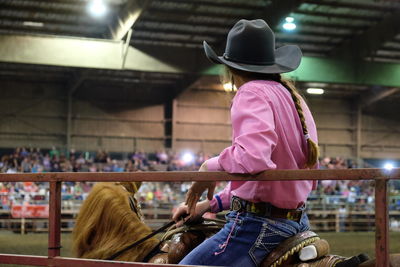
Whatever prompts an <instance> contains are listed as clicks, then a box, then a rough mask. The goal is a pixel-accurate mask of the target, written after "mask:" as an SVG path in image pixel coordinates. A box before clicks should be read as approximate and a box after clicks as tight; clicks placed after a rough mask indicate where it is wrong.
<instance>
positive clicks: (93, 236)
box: [74, 183, 159, 261]
mask: <svg viewBox="0 0 400 267" xmlns="http://www.w3.org/2000/svg"><path fill="white" fill-rule="evenodd" d="M129 195H130V194H129V192H127V191H126V190H124V189H123V187H122V186H119V185H115V184H112V183H100V184H97V185H96V186H95V187H94V188H93V189H92V192H91V193H90V195H89V196H88V198H87V199H86V200H85V202H84V203H83V205H82V207H81V210H80V213H79V216H78V219H77V223H76V226H75V229H74V248H75V251H76V254H77V256H78V257H83V258H93V259H107V258H108V257H110V256H111V255H113V254H115V253H117V252H119V251H121V250H122V249H124V248H126V247H127V246H129V245H131V244H133V243H134V242H136V241H138V240H140V239H141V238H143V237H145V236H147V235H148V234H150V233H151V229H150V228H149V227H148V226H147V225H145V224H144V223H143V222H142V221H141V220H140V218H139V217H138V216H137V214H136V213H134V212H133V211H132V210H131V208H130V206H129V201H128V197H129ZM158 242H159V241H158V240H157V239H156V238H150V239H149V240H147V241H145V242H143V243H142V244H140V245H138V246H136V247H134V248H132V249H130V250H128V251H127V252H125V253H124V254H122V255H121V256H120V257H118V258H117V259H118V260H125V261H142V260H143V258H144V257H145V256H146V255H147V254H148V253H149V252H150V251H151V250H152V249H153V248H154V247H155V246H156V245H157V244H158Z"/></svg>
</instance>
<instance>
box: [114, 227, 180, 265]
mask: <svg viewBox="0 0 400 267" xmlns="http://www.w3.org/2000/svg"><path fill="white" fill-rule="evenodd" d="M174 224H175V222H174V221H171V222H169V223H167V224H166V225H164V226H162V227H160V228H158V229H157V230H155V231H154V232H151V233H150V234H148V235H147V236H145V237H143V238H142V239H140V240H138V241H136V242H135V243H133V244H131V245H129V246H127V247H126V248H124V249H122V250H120V251H118V252H116V253H114V254H113V255H111V256H110V257H108V258H107V259H106V260H114V259H115V258H117V257H118V256H120V255H121V254H123V253H125V252H126V251H128V250H130V249H132V248H134V247H135V246H137V245H140V244H142V243H143V242H144V241H146V240H148V239H150V238H151V237H153V236H155V235H156V234H158V233H161V232H163V231H164V230H166V229H168V228H169V227H171V226H172V225H174Z"/></svg>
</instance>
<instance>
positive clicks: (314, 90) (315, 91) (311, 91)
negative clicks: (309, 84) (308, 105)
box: [307, 88, 324, 95]
mask: <svg viewBox="0 0 400 267" xmlns="http://www.w3.org/2000/svg"><path fill="white" fill-rule="evenodd" d="M307 93H309V94H311V95H322V94H323V93H324V89H322V88H308V89H307Z"/></svg>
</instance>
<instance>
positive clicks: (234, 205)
mask: <svg viewBox="0 0 400 267" xmlns="http://www.w3.org/2000/svg"><path fill="white" fill-rule="evenodd" d="M242 208H243V207H242V202H241V201H240V199H238V198H236V197H232V201H231V210H232V211H240V210H241V209H242Z"/></svg>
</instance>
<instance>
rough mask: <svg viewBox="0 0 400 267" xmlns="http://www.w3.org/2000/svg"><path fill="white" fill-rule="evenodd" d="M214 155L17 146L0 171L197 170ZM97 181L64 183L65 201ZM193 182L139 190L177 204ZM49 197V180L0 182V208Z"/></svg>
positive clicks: (79, 196) (81, 194)
mask: <svg viewBox="0 0 400 267" xmlns="http://www.w3.org/2000/svg"><path fill="white" fill-rule="evenodd" d="M209 157H210V155H208V156H206V155H204V154H203V153H198V154H192V153H189V152H181V153H176V152H173V151H167V150H159V151H156V152H154V153H145V152H143V151H135V152H134V153H132V154H130V155H128V156H126V157H125V158H124V159H122V157H121V156H119V159H116V158H112V157H111V155H109V154H108V153H106V152H105V151H98V152H97V153H89V152H76V151H74V150H71V151H70V152H69V153H68V154H67V155H66V153H63V152H62V151H60V150H58V149H57V148H55V147H53V148H52V149H50V150H41V149H39V148H31V149H26V148H24V147H22V148H16V149H15V150H14V151H13V152H12V153H5V154H4V155H2V156H0V159H1V161H0V172H3V173H41V172H135V171H195V170H198V169H199V167H200V166H201V164H202V163H203V162H204V161H205V160H207V159H208V158H209ZM92 186H93V183H87V182H82V183H73V182H65V183H63V184H62V198H63V200H64V203H67V204H68V203H71V201H72V200H78V201H79V200H84V199H85V198H86V196H87V195H88V193H89V191H90V189H91V187H92ZM188 188H189V183H183V184H181V183H157V184H156V183H146V184H144V185H143V186H142V187H141V189H140V192H139V195H140V198H141V199H142V200H145V201H147V203H153V204H157V203H159V202H169V203H175V202H178V201H182V200H183V196H184V194H185V192H186V191H187V190H188ZM43 198H45V199H47V198H48V184H47V183H31V182H25V183H23V182H16V183H0V209H1V208H3V209H9V208H10V203H16V202H18V203H29V202H35V201H39V200H42V199H43Z"/></svg>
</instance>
